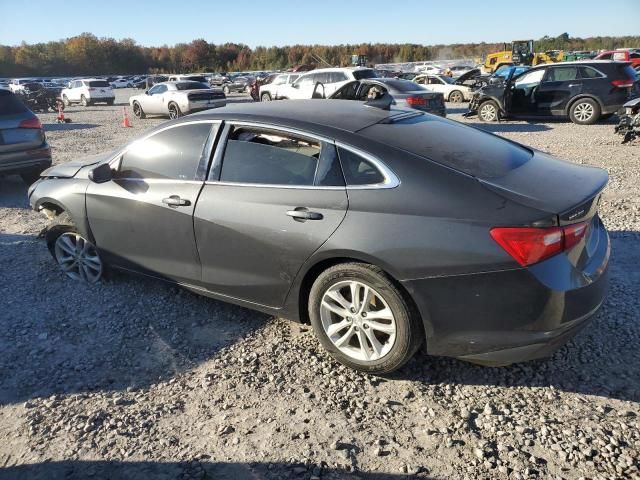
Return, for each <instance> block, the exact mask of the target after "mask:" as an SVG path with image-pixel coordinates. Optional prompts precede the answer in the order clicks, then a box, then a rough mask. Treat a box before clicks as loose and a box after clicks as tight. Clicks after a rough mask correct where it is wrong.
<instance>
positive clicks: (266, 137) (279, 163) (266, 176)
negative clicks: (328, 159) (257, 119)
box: [220, 127, 322, 186]
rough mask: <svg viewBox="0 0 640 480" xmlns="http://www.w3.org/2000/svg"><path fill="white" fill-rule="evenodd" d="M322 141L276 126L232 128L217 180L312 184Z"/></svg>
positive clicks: (273, 183)
mask: <svg viewBox="0 0 640 480" xmlns="http://www.w3.org/2000/svg"><path fill="white" fill-rule="evenodd" d="M321 150H322V145H321V142H319V141H318V140H313V139H308V138H303V137H300V136H296V135H291V134H288V133H283V132H279V131H276V130H265V129H260V128H253V127H239V128H235V129H234V130H233V132H231V134H230V135H229V139H228V141H227V145H226V148H225V152H224V158H223V160H222V171H221V174H220V180H221V181H223V182H233V183H256V184H267V185H298V186H311V185H314V180H315V178H316V172H317V170H318V165H319V162H320V155H321Z"/></svg>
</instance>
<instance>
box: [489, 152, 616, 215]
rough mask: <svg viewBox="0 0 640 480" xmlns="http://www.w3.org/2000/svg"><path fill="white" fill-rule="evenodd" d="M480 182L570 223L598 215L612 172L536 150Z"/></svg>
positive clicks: (504, 195)
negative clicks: (508, 168)
mask: <svg viewBox="0 0 640 480" xmlns="http://www.w3.org/2000/svg"><path fill="white" fill-rule="evenodd" d="M478 181H480V183H482V185H484V186H485V187H487V188H489V189H490V190H492V191H494V192H496V193H498V194H499V195H501V196H503V197H505V198H507V199H509V200H512V201H514V202H517V203H520V204H522V205H525V206H528V207H531V208H535V209H536V210H540V211H543V212H547V213H550V214H553V215H556V216H557V217H558V218H557V220H558V224H559V225H567V224H571V223H578V222H581V221H585V220H588V219H590V218H591V217H593V216H594V215H595V213H596V211H597V204H598V202H599V199H600V192H601V191H602V190H603V189H604V187H605V186H606V185H607V182H608V181H609V175H608V174H607V172H606V171H605V170H603V169H601V168H596V167H588V166H584V165H577V164H575V163H571V162H567V161H564V160H558V159H557V158H553V157H551V156H550V155H547V154H545V153H543V152H539V151H536V152H535V153H534V155H533V156H532V157H531V158H530V159H529V161H527V162H524V163H523V164H521V165H520V166H519V167H517V168H515V169H513V170H510V171H508V172H507V173H506V174H505V175H503V176H501V177H495V178H486V179H483V178H478Z"/></svg>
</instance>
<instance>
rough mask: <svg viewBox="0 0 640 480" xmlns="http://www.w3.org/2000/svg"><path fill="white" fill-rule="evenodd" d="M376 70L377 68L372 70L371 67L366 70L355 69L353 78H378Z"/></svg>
mask: <svg viewBox="0 0 640 480" xmlns="http://www.w3.org/2000/svg"><path fill="white" fill-rule="evenodd" d="M376 77H377V75H376V72H375V70H372V69H370V68H367V69H365V70H354V71H353V78H355V79H356V80H362V79H363V78H376Z"/></svg>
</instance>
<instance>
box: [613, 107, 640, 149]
mask: <svg viewBox="0 0 640 480" xmlns="http://www.w3.org/2000/svg"><path fill="white" fill-rule="evenodd" d="M618 115H619V116H620V122H619V123H618V125H616V128H615V132H616V133H617V134H618V135H622V137H623V138H622V143H629V142H632V141H633V140H635V139H636V138H638V137H640V98H635V99H633V100H630V101H628V102H627V103H625V104H624V105H623V106H622V109H621V111H620V112H619V113H618Z"/></svg>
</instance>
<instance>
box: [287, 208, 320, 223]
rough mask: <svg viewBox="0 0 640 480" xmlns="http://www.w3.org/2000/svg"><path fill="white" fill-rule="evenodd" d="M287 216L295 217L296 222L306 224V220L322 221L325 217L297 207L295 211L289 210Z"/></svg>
mask: <svg viewBox="0 0 640 480" xmlns="http://www.w3.org/2000/svg"><path fill="white" fill-rule="evenodd" d="M287 215H289V216H290V217H293V219H294V220H297V221H299V222H304V221H306V220H322V219H323V218H324V216H323V215H322V214H321V213H318V212H310V211H309V210H308V209H306V208H305V207H297V208H295V209H293V210H289V211H288V212H287Z"/></svg>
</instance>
